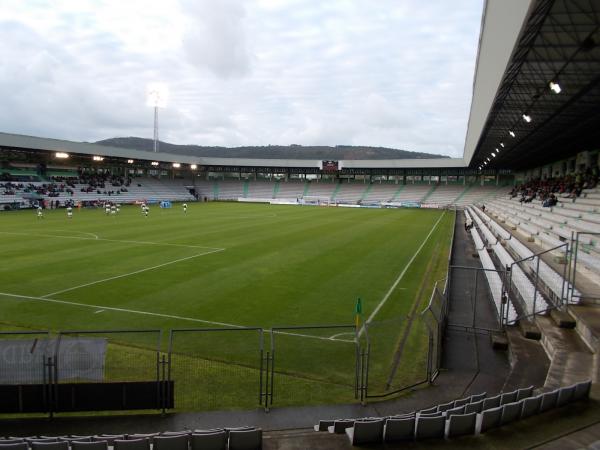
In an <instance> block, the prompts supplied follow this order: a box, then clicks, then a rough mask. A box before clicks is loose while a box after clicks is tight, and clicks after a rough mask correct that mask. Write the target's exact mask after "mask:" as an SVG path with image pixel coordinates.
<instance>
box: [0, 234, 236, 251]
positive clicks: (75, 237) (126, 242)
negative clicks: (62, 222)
mask: <svg viewBox="0 0 600 450" xmlns="http://www.w3.org/2000/svg"><path fill="white" fill-rule="evenodd" d="M0 234H12V235H16V236H31V237H36V236H37V237H52V238H64V239H78V240H80V241H104V242H118V243H121V244H140V245H165V246H169V247H183V248H208V249H212V250H217V251H222V250H225V249H224V248H219V247H206V246H204V245H186V244H171V243H169V242H152V241H128V240H120V239H104V238H99V237H97V236H96V235H95V234H94V236H96V237H94V238H91V237H89V238H88V237H81V236H64V235H60V234H42V233H19V232H16V231H0ZM89 234H93V233H89Z"/></svg>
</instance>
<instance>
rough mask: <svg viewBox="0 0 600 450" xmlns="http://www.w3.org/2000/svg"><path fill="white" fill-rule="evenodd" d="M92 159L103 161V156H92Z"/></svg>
mask: <svg viewBox="0 0 600 450" xmlns="http://www.w3.org/2000/svg"><path fill="white" fill-rule="evenodd" d="M92 159H93V160H94V161H104V158H103V157H102V156H92Z"/></svg>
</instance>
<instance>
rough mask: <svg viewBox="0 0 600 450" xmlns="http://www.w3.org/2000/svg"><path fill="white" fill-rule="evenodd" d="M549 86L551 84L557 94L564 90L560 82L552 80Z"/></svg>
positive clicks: (551, 88)
mask: <svg viewBox="0 0 600 450" xmlns="http://www.w3.org/2000/svg"><path fill="white" fill-rule="evenodd" d="M549 86H550V90H551V91H552V92H554V93H555V94H560V92H561V91H562V89H561V87H560V84H558V82H555V81H551V82H550V84H549Z"/></svg>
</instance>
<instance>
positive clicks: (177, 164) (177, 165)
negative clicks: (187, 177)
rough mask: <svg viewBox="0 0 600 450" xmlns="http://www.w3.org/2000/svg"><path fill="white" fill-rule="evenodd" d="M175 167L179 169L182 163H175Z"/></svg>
mask: <svg viewBox="0 0 600 450" xmlns="http://www.w3.org/2000/svg"><path fill="white" fill-rule="evenodd" d="M173 167H174V168H176V169H179V168H180V167H181V164H179V163H173Z"/></svg>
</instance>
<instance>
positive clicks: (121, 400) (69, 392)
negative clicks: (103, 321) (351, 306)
mask: <svg viewBox="0 0 600 450" xmlns="http://www.w3.org/2000/svg"><path fill="white" fill-rule="evenodd" d="M446 299H447V296H446V293H445V292H444V291H443V290H441V289H440V288H439V287H438V285H436V287H435V288H434V289H433V293H432V295H431V298H430V301H429V303H428V305H427V307H426V308H425V310H424V311H423V312H421V313H417V314H415V315H414V317H412V318H404V317H403V318H397V319H390V320H382V321H377V322H371V323H367V324H364V326H363V327H360V328H357V327H356V326H355V325H349V324H342V325H314V326H292V327H273V328H272V329H269V330H266V329H263V328H257V327H255V328H251V327H240V328H199V329H173V330H170V331H169V333H168V335H164V334H163V332H162V331H161V330H84V331H62V332H59V333H57V334H53V335H50V333H49V332H45V331H40V332H5V333H0V352H1V353H0V357H1V360H2V364H1V366H0V395H1V396H2V398H3V402H2V406H1V407H0V413H8V414H22V413H42V414H49V415H50V416H52V415H54V414H56V413H65V412H78V411H134V410H158V411H162V412H166V411H167V410H175V411H207V410H227V409H253V408H256V407H262V408H264V409H265V410H267V411H268V410H269V409H270V408H271V407H274V406H276V407H281V406H298V405H307V404H332V403H352V402H361V403H366V402H367V400H368V399H372V398H378V397H387V396H389V395H392V394H396V393H398V392H401V391H403V390H405V389H407V388H409V387H412V386H415V385H418V384H423V383H428V382H431V381H433V379H434V378H435V376H436V374H437V371H438V370H439V367H440V354H441V345H442V337H443V329H444V317H445V311H446V310H447V304H446Z"/></svg>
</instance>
